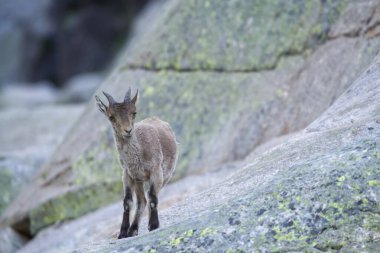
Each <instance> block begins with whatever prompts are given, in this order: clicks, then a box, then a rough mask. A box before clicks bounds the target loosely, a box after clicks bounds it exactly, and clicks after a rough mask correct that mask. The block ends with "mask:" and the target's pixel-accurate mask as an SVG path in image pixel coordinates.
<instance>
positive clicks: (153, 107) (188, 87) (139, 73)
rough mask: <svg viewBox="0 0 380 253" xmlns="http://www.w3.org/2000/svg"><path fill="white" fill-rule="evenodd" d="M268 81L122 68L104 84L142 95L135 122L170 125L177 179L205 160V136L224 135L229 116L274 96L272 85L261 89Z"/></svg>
mask: <svg viewBox="0 0 380 253" xmlns="http://www.w3.org/2000/svg"><path fill="white" fill-rule="evenodd" d="M273 77H274V76H272V75H270V74H267V73H263V74H259V73H236V74H231V73H230V74H228V73H213V72H191V73H178V72H175V71H159V72H150V71H143V70H133V71H132V70H125V69H122V70H120V71H119V72H115V73H114V75H113V76H111V78H110V82H109V84H112V85H108V86H107V87H105V89H106V90H107V91H109V92H110V93H111V94H112V93H115V94H118V91H120V90H124V89H125V87H124V86H125V85H124V84H125V83H126V82H128V83H131V84H134V86H135V87H138V88H139V90H140V92H141V96H140V101H139V105H138V115H137V121H139V120H141V119H144V118H146V117H151V116H158V117H160V118H161V119H163V120H165V121H168V122H169V123H170V124H171V126H172V127H173V129H174V131H175V133H176V136H177V140H178V142H179V151H180V157H179V160H178V164H177V167H176V171H175V173H174V178H175V179H178V178H180V177H183V176H184V175H185V174H186V173H187V172H188V168H189V167H191V165H194V163H196V162H197V161H199V160H201V159H203V158H205V156H206V154H205V152H206V151H205V150H206V149H207V147H208V146H207V142H208V140H209V138H210V136H214V135H216V134H217V133H218V131H223V128H225V125H226V124H227V122H228V120H229V119H230V118H231V116H236V117H237V115H239V114H243V113H244V112H245V111H250V112H251V113H252V111H256V112H257V113H259V110H260V109H261V108H262V107H263V106H264V105H266V104H267V103H269V102H270V101H271V100H272V99H274V98H275V96H276V95H275V92H274V91H273V89H274V87H273V86H270V85H266V83H268V82H269V80H272V79H273ZM114 79H115V80H118V81H117V83H116V82H113V80H114ZM108 88H109V89H108ZM247 94H250V97H251V103H247V101H243V100H241V99H239V98H240V97H244V96H247ZM117 99H119V100H120V99H122V98H121V97H117ZM205 101H207V103H205ZM252 115H254V113H252ZM224 130H225V129H224ZM247 150H249V149H247ZM247 152H248V151H247Z"/></svg>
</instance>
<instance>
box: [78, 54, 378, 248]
mask: <svg viewBox="0 0 380 253" xmlns="http://www.w3.org/2000/svg"><path fill="white" fill-rule="evenodd" d="M379 62H380V56H378V57H377V58H376V59H375V62H374V64H373V65H372V66H371V67H370V68H369V69H367V71H365V73H363V75H362V76H361V77H360V78H358V79H357V81H356V82H355V83H354V84H353V85H352V86H351V87H350V88H349V89H348V90H347V92H346V93H344V94H343V95H342V96H341V97H340V98H339V99H338V100H337V103H336V105H333V106H332V107H331V110H328V111H327V112H326V113H325V114H324V115H322V116H321V117H320V118H321V119H322V120H317V121H316V122H315V123H314V124H313V126H314V127H313V128H312V129H309V130H308V131H303V132H301V133H299V134H297V135H295V136H293V138H291V139H289V140H287V141H286V142H284V143H283V144H281V145H279V146H277V147H275V148H273V149H271V150H270V151H268V152H266V153H264V154H263V155H261V156H259V157H257V158H256V159H255V160H254V161H252V163H249V164H247V166H246V167H244V168H242V169H241V170H239V171H238V172H237V173H235V174H234V175H233V176H232V177H230V178H228V179H226V180H225V181H224V182H222V183H220V184H218V185H217V186H215V187H213V188H212V189H209V190H207V191H205V192H203V193H201V194H199V195H197V196H193V197H191V198H189V199H188V200H186V201H185V202H183V203H181V204H178V205H177V206H175V207H172V208H170V209H168V210H165V211H164V212H162V213H161V219H162V220H165V221H168V222H167V223H169V224H166V226H165V227H164V228H163V229H160V230H158V231H155V232H150V233H148V234H146V235H143V236H140V237H137V238H132V239H127V240H118V241H113V242H111V243H110V242H105V243H100V244H97V245H91V246H88V247H87V248H83V249H80V250H79V252H115V251H126V252H150V251H151V252H320V251H322V252H376V250H377V249H379V247H380V240H379V238H380V226H379V225H380V223H379V218H380V216H379V213H380V114H379V112H380V104H379V103H375V104H371V103H365V102H366V101H368V98H369V99H371V100H372V99H373V100H374V101H379V99H380V92H379V90H380V86H379V85H378V80H379V77H380V65H379ZM353 96H354V97H355V98H354V99H353ZM334 110H338V111H340V112H341V113H334ZM376 112H377V113H376ZM348 115H354V116H355V119H354V120H351V121H346V120H342V119H345V117H347V116H348ZM368 115H370V116H368ZM327 119H328V121H327V122H334V124H329V125H328V124H326V120H327ZM318 124H320V125H321V127H318Z"/></svg>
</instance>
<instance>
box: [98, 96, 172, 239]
mask: <svg viewBox="0 0 380 253" xmlns="http://www.w3.org/2000/svg"><path fill="white" fill-rule="evenodd" d="M103 93H104V95H105V96H106V97H107V99H108V102H109V105H108V106H106V105H105V104H104V103H103V102H102V101H101V100H100V99H99V97H97V96H95V99H96V101H97V105H98V107H99V110H100V111H101V112H102V113H103V114H105V115H106V116H107V117H108V119H109V120H110V122H111V124H112V127H113V130H114V137H115V143H116V147H117V150H118V153H119V160H120V164H121V167H122V170H123V177H122V180H123V184H124V215H123V223H122V226H121V229H120V235H119V238H124V237H129V236H135V235H137V234H138V226H139V223H140V219H141V216H142V214H143V212H144V210H145V205H146V202H147V201H146V198H145V194H144V185H143V184H144V183H148V184H149V191H148V193H147V197H148V202H149V205H148V208H149V230H153V229H156V228H158V226H159V221H158V215H157V204H158V203H157V202H158V200H157V196H158V193H159V191H160V190H161V188H162V187H163V186H164V185H165V184H166V183H168V182H169V180H170V178H171V176H172V173H173V171H174V169H175V164H176V159H177V156H178V152H177V142H176V138H175V135H174V132H173V130H172V128H171V127H170V125H169V124H168V123H167V122H165V121H162V120H160V119H159V118H157V117H152V118H147V119H144V120H142V121H140V122H138V123H136V124H135V123H134V121H135V115H136V111H137V107H136V105H137V100H138V91H137V92H136V95H135V96H134V97H133V98H132V99H131V98H130V94H131V92H130V89H129V90H128V91H127V94H126V96H125V99H124V101H123V102H122V103H117V102H116V101H115V100H114V99H113V98H112V96H111V95H109V94H107V93H105V92H103ZM131 192H134V193H135V195H136V199H137V201H136V202H137V206H136V209H137V210H136V212H135V217H134V219H133V222H132V224H131V225H130V224H129V214H130V210H131V208H132V205H133V200H132V194H130V193H131Z"/></svg>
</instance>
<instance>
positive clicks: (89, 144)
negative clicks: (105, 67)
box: [0, 1, 380, 235]
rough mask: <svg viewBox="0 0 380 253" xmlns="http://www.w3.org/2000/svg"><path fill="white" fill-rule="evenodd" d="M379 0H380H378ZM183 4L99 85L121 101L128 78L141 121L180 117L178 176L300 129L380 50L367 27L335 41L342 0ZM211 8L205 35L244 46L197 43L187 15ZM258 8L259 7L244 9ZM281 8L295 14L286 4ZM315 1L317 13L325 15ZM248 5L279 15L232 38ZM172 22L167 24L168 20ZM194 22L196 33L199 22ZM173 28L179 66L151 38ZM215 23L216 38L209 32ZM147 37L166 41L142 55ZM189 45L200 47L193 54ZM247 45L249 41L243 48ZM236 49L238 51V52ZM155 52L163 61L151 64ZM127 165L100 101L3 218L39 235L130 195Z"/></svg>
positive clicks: (140, 37)
mask: <svg viewBox="0 0 380 253" xmlns="http://www.w3.org/2000/svg"><path fill="white" fill-rule="evenodd" d="M371 2H373V3H374V6H378V5H379V3H378V1H371ZM178 3H179V2H177V1H167V2H166V4H165V6H164V7H162V8H158V9H157V10H158V11H160V13H162V14H161V15H153V16H155V17H156V21H157V22H154V23H155V24H158V25H154V26H152V27H150V28H149V29H147V30H148V32H147V33H146V34H144V33H139V34H137V35H136V39H134V40H132V44H130V45H129V46H128V48H127V49H126V50H125V51H124V52H123V53H122V55H121V57H120V58H119V60H118V64H117V65H116V66H115V68H114V70H113V71H112V73H111V74H110V75H109V76H108V78H107V79H106V80H105V81H104V82H103V83H102V85H101V87H100V88H99V89H98V91H97V94H101V93H100V91H101V90H105V91H107V92H109V93H111V94H113V95H114V96H115V97H116V99H118V100H120V99H121V98H122V97H123V95H124V92H125V91H126V90H127V88H128V87H129V86H132V87H133V89H134V90H135V89H136V88H139V90H140V91H141V100H140V105H139V114H138V120H139V119H143V118H144V117H146V116H152V115H156V116H159V117H161V118H163V119H164V120H166V121H168V122H170V123H171V125H172V126H173V128H174V130H175V132H176V135H177V137H178V140H179V142H180V143H181V144H180V152H181V155H180V159H179V163H178V167H177V170H176V172H175V176H174V178H175V179H179V178H181V177H183V176H184V175H187V174H189V173H194V172H198V171H208V170H212V169H214V168H217V167H219V166H221V165H223V164H225V163H226V162H233V161H236V160H240V159H243V158H245V157H246V156H247V155H249V154H250V152H252V150H254V149H255V147H256V146H257V145H259V144H261V143H264V142H265V141H267V140H269V139H271V138H273V137H277V136H280V135H283V134H288V133H289V132H293V131H298V130H300V129H303V128H304V127H305V126H307V125H308V124H309V123H311V122H312V121H313V120H315V119H316V118H317V117H318V116H319V115H320V114H321V113H322V112H323V111H324V110H326V109H327V108H328V107H329V106H330V105H331V104H332V103H333V102H334V100H335V99H336V98H337V97H338V96H339V95H340V94H341V93H342V92H343V91H344V90H345V89H346V88H347V87H348V86H349V85H350V84H351V83H352V81H353V80H354V79H355V78H356V77H357V76H358V75H359V73H361V72H362V71H363V70H364V69H365V68H366V67H367V66H368V65H369V64H370V62H371V61H372V60H373V58H374V56H375V55H376V53H377V51H378V48H379V43H380V39H379V37H376V36H375V37H373V36H368V31H369V30H368V29H367V28H365V29H364V32H363V33H360V34H358V35H357V36H355V37H350V38H347V37H345V36H342V37H337V38H334V39H328V37H327V30H328V28H329V27H331V26H332V25H333V23H334V21H335V20H336V19H338V18H339V14H340V13H341V12H343V11H344V9H345V8H344V6H345V4H344V3H345V2H342V1H321V2H318V1H310V2H307V3H305V4H301V5H299V2H297V1H279V2H277V3H278V4H274V5H273V6H272V5H271V3H270V2H265V3H262V8H263V9H259V7H260V5H258V6H251V5H252V4H251V2H249V3H248V2H244V3H242V4H238V3H237V2H236V3H231V8H228V7H229V6H226V5H227V3H229V2H228V1H226V2H225V3H224V2H223V3H221V2H220V1H206V2H204V1H187V2H186V3H183V5H179V4H178ZM219 3H220V6H219ZM208 4H210V6H206V5H208ZM353 4H354V5H355V4H357V3H353ZM376 4H377V5H376ZM209 7H213V8H214V7H215V8H214V9H215V11H216V12H217V15H216V17H213V15H211V16H210V17H208V16H207V17H208V18H206V16H203V15H202V18H206V20H204V22H201V23H200V24H198V26H194V27H199V26H201V25H202V26H203V25H204V26H205V27H206V24H207V25H210V26H209V28H210V30H212V31H213V32H212V33H211V32H210V34H206V35H207V36H206V37H205V38H208V39H209V40H210V42H212V43H214V42H215V38H221V36H223V34H227V35H228V36H230V37H231V38H232V37H233V38H234V40H237V41H234V42H233V45H235V44H236V45H243V47H242V48H240V47H235V46H233V47H232V50H233V51H228V54H223V53H221V54H216V53H215V54H214V51H213V50H211V49H210V48H211V47H210V46H204V47H203V46H201V44H199V45H198V46H199V48H193V41H192V40H187V38H185V37H186V36H185V35H183V34H182V32H183V31H184V30H183V29H184V28H183V25H184V24H192V23H191V22H195V21H194V20H197V19H191V18H190V17H191V15H190V13H203V12H204V11H205V9H207V8H209ZM249 7H252V8H251V9H252V13H249V12H247V10H249V9H250V8H249ZM282 7H284V8H285V10H286V12H280V10H282ZM187 8H189V10H193V11H192V12H189V11H187ZM271 8H273V9H271ZM316 9H318V10H320V11H318V13H317V12H316V11H315V10H316ZM261 10H264V11H261ZM219 12H220V13H219ZM239 13H242V15H243V13H244V15H243V16H242V20H243V21H244V22H245V21H247V22H248V19H249V18H252V19H253V20H258V21H260V22H261V23H263V22H264V21H263V20H268V22H269V21H271V20H273V24H272V25H271V26H270V27H267V26H266V25H263V28H265V29H263V30H262V31H261V32H258V31H256V30H255V29H256V28H254V27H256V26H254V25H252V26H253V28H252V29H253V30H252V31H250V32H249V33H247V35H245V34H242V36H235V35H236V34H235V32H238V31H241V29H240V30H239V29H237V30H236V28H238V25H239V24H240V23H241V22H243V21H239V19H240V18H239V15H238V14H239ZM304 13H307V15H308V16H307V17H309V16H310V19H308V18H306V16H305V15H304ZM363 13H364V12H363ZM181 14H182V15H183V16H181ZM211 14H212V13H211ZM235 14H236V15H237V16H236V15H235ZM221 15H223V16H226V17H228V18H229V19H231V22H232V17H237V18H236V20H234V21H233V22H232V23H231V26H227V25H226V24H224V26H222V28H223V29H222V30H221V29H219V28H220V27H218V26H217V22H216V21H217V17H220V16H221ZM147 17H151V15H148V16H147ZM293 17H297V19H293ZM374 18H376V16H374ZM209 19H210V21H208V20H209ZM246 19H247V20H246ZM200 20H202V19H200ZM177 21H178V22H177ZM284 21H289V22H290V24H291V26H290V27H293V28H292V29H296V28H297V27H298V28H299V32H300V34H297V36H295V38H297V39H299V41H293V40H292V38H293V37H294V36H293V33H292V32H291V31H288V30H286V29H285V30H282V28H283V26H282V24H283V22H284ZM208 22H210V24H209V23H208ZM252 22H253V21H252ZM260 22H259V23H260ZM369 22H372V19H371V20H369ZM163 23H165V24H168V26H167V27H166V26H163V25H159V24H163ZM261 23H260V24H261ZM221 25H223V24H221ZM314 27H320V29H316V28H314ZM169 28H170V30H168V31H166V29H169ZM298 28H297V31H298ZM322 28H323V29H322ZM366 29H367V30H366ZM186 30H189V29H186ZM190 30H191V33H194V36H195V35H198V34H197V31H196V29H190ZM169 31H170V36H171V35H172V34H173V36H175V34H177V35H176V37H177V38H178V41H181V40H184V43H185V42H186V43H187V44H185V45H184V46H183V47H182V45H181V46H180V47H179V48H174V49H173V50H171V49H170V50H169V51H170V52H174V53H175V54H176V55H178V59H180V64H179V65H178V66H177V67H172V64H174V63H176V62H175V61H174V60H173V58H171V56H170V57H167V55H166V53H167V52H169V51H165V50H163V51H161V50H159V49H160V48H161V46H162V43H163V42H162V41H164V40H157V37H154V36H156V35H157V36H158V35H160V36H161V34H167V32H169ZM283 31H284V32H283ZM366 31H367V32H366ZM214 32H215V33H216V35H217V36H216V37H209V36H212V35H213V34H214ZM191 33H190V34H191ZM259 34H260V35H262V38H267V39H266V42H265V43H264V42H261V41H260V40H259V39H257V36H258V35H259ZM233 35H234V36H233ZM162 36H163V35H162ZM249 36H251V37H249ZM273 36H274V37H273ZM158 37H159V36H158ZM154 38H156V40H155V39H154ZM173 38H174V37H173ZM260 38H261V37H260ZM318 38H319V39H318ZM326 39H328V40H327V41H325V40H326ZM288 40H290V41H291V43H288V42H289V41H288ZM170 41H171V39H170V38H168V42H170ZM252 41H257V42H258V43H257V45H256V44H255V45H252V44H251V43H252ZM278 41H282V42H284V46H285V47H286V49H284V50H283V49H280V48H278V45H277V44H276V43H278ZM146 42H150V43H151V47H150V48H152V49H155V50H156V49H157V50H156V51H153V54H151V56H149V57H151V58H144V57H140V56H139V55H140V54H142V55H144V52H143V51H144V50H146V48H147V47H144V46H143V45H144V43H146ZM262 43H264V44H265V45H266V46H265V49H267V47H270V45H271V43H274V44H273V45H272V46H273V48H275V49H273V48H272V49H273V50H272V49H271V48H269V49H270V50H269V51H266V50H262V48H261V47H263V44H262ZM320 43H322V44H321V45H320ZM169 44H170V43H168V45H169ZM300 45H302V46H300ZM248 46H249V49H247V47H248ZM139 48H140V49H139ZM183 48H189V50H190V49H191V50H190V51H189V52H184V51H183ZM213 48H214V47H212V49H213ZM215 48H217V47H215ZM194 50H198V52H199V53H202V54H204V55H206V56H207V57H206V58H207V59H211V60H213V61H215V62H217V63H218V64H223V66H222V65H218V66H217V67H215V65H212V64H211V65H210V64H208V63H207V62H206V61H204V59H206V58H202V57H200V58H197V57H195V56H196V53H195V51H194ZM239 50H241V52H244V50H247V51H246V53H245V54H241V53H239V52H240V51H239ZM251 50H252V51H251ZM262 52H264V55H262V54H261V53H262ZM265 52H266V53H267V54H265ZM161 53H162V54H161ZM209 53H211V54H210V55H208V54H209ZM289 54H291V55H290V56H289ZM183 55H184V56H186V57H183ZM239 55H240V56H239ZM246 55H247V56H246ZM192 56H194V57H192ZM228 56H233V57H235V56H238V57H237V58H234V59H233V60H232V61H229V60H228V59H227V57H228ZM248 56H249V57H248ZM266 56H267V57H268V59H267V60H264V61H263V65H262V67H258V65H257V64H258V63H257V62H251V61H250V60H249V59H255V61H256V60H257V59H256V58H258V59H261V60H263V58H265V57H266ZM223 57H224V58H223ZM248 58H249V59H248ZM146 59H148V60H146ZM151 59H154V62H156V63H157V64H158V63H160V65H154V64H152V65H151V64H150V61H151ZM183 59H189V60H191V61H189V64H190V63H191V65H192V66H193V68H187V66H188V65H186V64H188V63H185V62H183V61H182V60H183ZM161 63H162V64H161ZM174 65H176V64H174ZM256 70H263V71H256ZM120 174H121V172H120V168H119V165H118V162H117V155H116V151H115V148H114V144H113V137H112V131H111V129H110V125H109V123H108V122H107V120H106V119H105V118H104V117H103V116H102V115H101V114H100V113H99V112H98V111H97V108H96V107H95V105H94V101H92V102H90V103H89V105H88V107H87V108H86V110H85V112H84V113H83V115H82V116H81V118H80V120H79V121H78V122H77V123H76V124H75V126H74V127H73V128H72V129H71V131H70V133H69V134H68V135H67V136H66V138H65V139H64V140H63V142H62V143H61V144H60V145H59V147H58V148H57V150H56V151H55V152H54V154H53V155H52V156H51V159H49V161H48V162H47V163H46V164H45V165H44V167H43V169H42V170H41V172H40V173H39V175H38V177H37V180H36V181H35V182H33V183H32V184H30V185H29V186H28V187H27V189H25V190H24V191H23V193H22V194H20V196H19V198H18V199H17V200H16V201H14V202H13V204H12V206H10V207H9V208H8V210H7V211H6V212H5V213H4V215H3V217H2V220H1V222H0V224H12V226H13V227H14V228H16V229H17V230H19V231H23V232H24V233H27V234H33V235H34V234H36V233H37V232H38V231H40V230H41V229H43V228H45V227H47V226H49V225H52V224H54V223H56V222H62V221H65V220H68V219H74V218H77V217H79V216H82V215H84V214H85V213H87V212H90V211H93V210H95V209H97V208H99V207H100V206H103V205H106V204H109V203H111V202H113V201H115V200H116V199H118V198H120V197H121V194H122V192H121V180H120ZM31 199H33V201H31Z"/></svg>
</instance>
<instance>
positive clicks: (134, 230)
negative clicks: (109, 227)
mask: <svg viewBox="0 0 380 253" xmlns="http://www.w3.org/2000/svg"><path fill="white" fill-rule="evenodd" d="M138 233H139V228H138V227H137V226H131V227H130V228H129V229H128V233H127V237H133V236H137V235H138Z"/></svg>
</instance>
